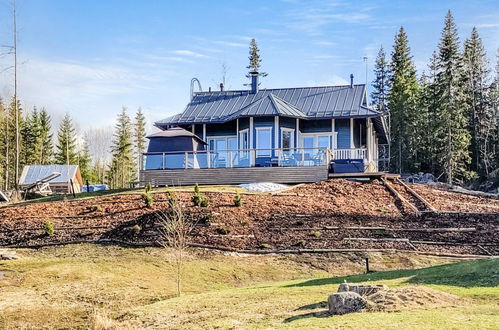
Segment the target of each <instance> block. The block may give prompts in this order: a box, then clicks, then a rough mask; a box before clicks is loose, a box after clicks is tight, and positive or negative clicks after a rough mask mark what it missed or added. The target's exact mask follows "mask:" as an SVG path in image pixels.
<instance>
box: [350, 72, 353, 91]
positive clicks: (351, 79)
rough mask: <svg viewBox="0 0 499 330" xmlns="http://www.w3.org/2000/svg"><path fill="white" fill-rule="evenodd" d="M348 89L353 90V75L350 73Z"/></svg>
mask: <svg viewBox="0 0 499 330" xmlns="http://www.w3.org/2000/svg"><path fill="white" fill-rule="evenodd" d="M350 88H353V73H350Z"/></svg>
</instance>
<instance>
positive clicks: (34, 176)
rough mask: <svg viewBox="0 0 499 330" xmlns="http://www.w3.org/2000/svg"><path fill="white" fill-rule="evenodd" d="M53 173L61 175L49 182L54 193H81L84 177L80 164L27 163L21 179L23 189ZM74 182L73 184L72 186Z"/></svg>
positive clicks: (20, 183)
mask: <svg viewBox="0 0 499 330" xmlns="http://www.w3.org/2000/svg"><path fill="white" fill-rule="evenodd" d="M53 173H60V174H61V175H60V176H59V177H57V178H55V179H53V180H51V181H50V182H49V185H50V189H51V190H52V192H53V193H58V194H71V193H73V192H75V193H79V192H80V191H81V187H82V186H83V179H82V177H81V174H80V168H79V167H78V165H27V166H24V169H23V172H22V174H21V177H20V179H19V186H20V188H21V189H23V188H25V187H28V186H29V185H32V184H33V183H36V182H37V181H39V180H42V179H44V178H46V177H48V176H49V175H51V174H53ZM71 182H72V186H71Z"/></svg>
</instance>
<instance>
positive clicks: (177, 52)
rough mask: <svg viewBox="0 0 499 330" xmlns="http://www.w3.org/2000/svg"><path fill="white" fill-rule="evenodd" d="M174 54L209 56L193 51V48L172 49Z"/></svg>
mask: <svg viewBox="0 0 499 330" xmlns="http://www.w3.org/2000/svg"><path fill="white" fill-rule="evenodd" d="M172 53H173V54H176V55H181V56H190V57H208V56H206V55H204V54H201V53H197V52H193V51H192V50H186V49H179V50H174V51H172Z"/></svg>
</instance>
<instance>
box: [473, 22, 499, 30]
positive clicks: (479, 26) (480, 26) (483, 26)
mask: <svg viewBox="0 0 499 330" xmlns="http://www.w3.org/2000/svg"><path fill="white" fill-rule="evenodd" d="M474 26H475V27H476V28H477V29H489V28H495V27H499V23H482V24H475V25H474Z"/></svg>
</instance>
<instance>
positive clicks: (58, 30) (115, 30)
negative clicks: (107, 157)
mask: <svg viewBox="0 0 499 330" xmlns="http://www.w3.org/2000/svg"><path fill="white" fill-rule="evenodd" d="M449 8H450V9H451V10H452V11H453V14H454V16H455V19H456V22H457V24H458V27H459V32H460V34H461V40H464V39H465V38H466V37H468V35H469V34H470V31H471V28H472V27H473V26H474V25H475V26H477V27H478V29H479V33H480V35H481V36H482V38H483V40H484V42H485V46H486V49H487V51H488V53H489V58H490V59H491V61H495V55H496V49H497V48H498V47H499V2H498V1H435V0H433V1H426V0H423V1H410V2H405V1H356V2H354V1H323V0H311V1H305V0H304V1H300V0H286V1H284V0H283V1H279V0H275V1H269V0H267V1H257V0H255V1H242V0H231V1H222V0H217V1H196V0H190V1H180V0H179V1H175V0H171V1H159V0H155V1H153V0H143V1H139V0H135V1H132V0H119V1H116V0H106V1H102V0H101V1H98V0H85V1H83V0H80V1H68V0H18V11H19V17H18V25H19V28H20V32H19V57H20V62H22V64H21V67H20V97H21V99H22V100H23V101H24V102H25V105H26V107H28V108H31V107H32V106H33V105H37V106H39V107H42V106H44V107H46V108H47V109H48V110H49V111H50V112H51V113H52V114H53V116H54V118H55V119H56V120H57V118H60V117H61V116H62V114H64V113H65V112H69V113H70V114H71V115H72V116H73V117H74V118H75V119H76V121H77V122H78V123H79V125H80V127H81V128H82V129H85V128H88V127H101V126H108V125H110V124H112V122H113V120H114V119H115V117H116V114H117V113H118V112H119V111H120V109H121V107H122V106H127V107H128V108H129V109H130V110H131V111H135V110H136V109H137V108H138V107H139V106H141V107H142V108H143V109H144V111H145V112H146V115H147V118H148V120H149V122H152V121H154V120H158V119H161V118H163V117H166V116H169V115H172V114H174V113H177V112H180V111H182V109H183V107H184V106H185V104H186V103H187V102H188V100H189V83H190V79H191V78H192V77H197V78H199V79H200V81H201V84H202V86H203V88H204V89H205V90H206V89H208V87H209V86H211V87H212V88H216V87H217V86H218V84H219V83H220V81H221V79H222V71H223V70H222V65H223V64H225V66H226V67H227V73H226V86H227V88H229V89H242V88H245V87H244V86H243V84H245V83H246V82H247V81H246V78H245V72H246V68H245V67H246V65H247V61H248V60H247V56H248V54H247V52H248V43H249V39H250V38H251V37H255V38H256V39H257V42H258V44H259V46H260V48H261V55H262V58H263V70H264V71H266V72H267V73H268V74H269V75H268V77H266V78H264V79H263V81H262V87H264V88H265V87H269V88H272V87H295V86H314V85H331V84H344V83H346V82H347V80H348V76H349V74H350V73H353V74H354V75H355V81H356V82H358V83H363V82H365V63H364V61H363V57H364V56H367V57H368V63H367V64H368V66H369V77H368V80H369V81H370V80H371V79H372V73H371V71H372V67H373V62H374V58H375V56H376V53H377V50H378V49H379V46H380V45H383V46H384V47H385V49H387V51H388V52H390V51H391V45H392V41H393V37H394V34H395V33H396V32H397V30H398V28H399V27H400V26H401V25H402V26H404V27H405V28H406V30H407V33H408V36H409V41H410V46H411V48H412V54H413V55H414V60H415V62H416V65H417V67H418V69H420V70H423V69H425V66H426V63H427V60H428V58H429V57H430V55H431V53H432V51H433V50H434V49H436V46H437V44H438V40H439V36H440V31H441V29H442V24H443V18H444V15H445V13H446V11H447V9H449ZM8 11H9V5H8V1H7V0H0V44H2V45H5V44H9V43H10V39H9V38H10V22H9V21H8V20H9V15H8V14H9V12H8ZM7 61H8V57H5V56H3V57H1V58H0V67H1V69H4V68H6V67H7V66H8V63H7ZM11 92H12V84H11V74H10V72H8V71H7V72H3V73H1V74H0V95H2V96H3V97H7V96H9V95H10V94H11Z"/></svg>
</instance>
